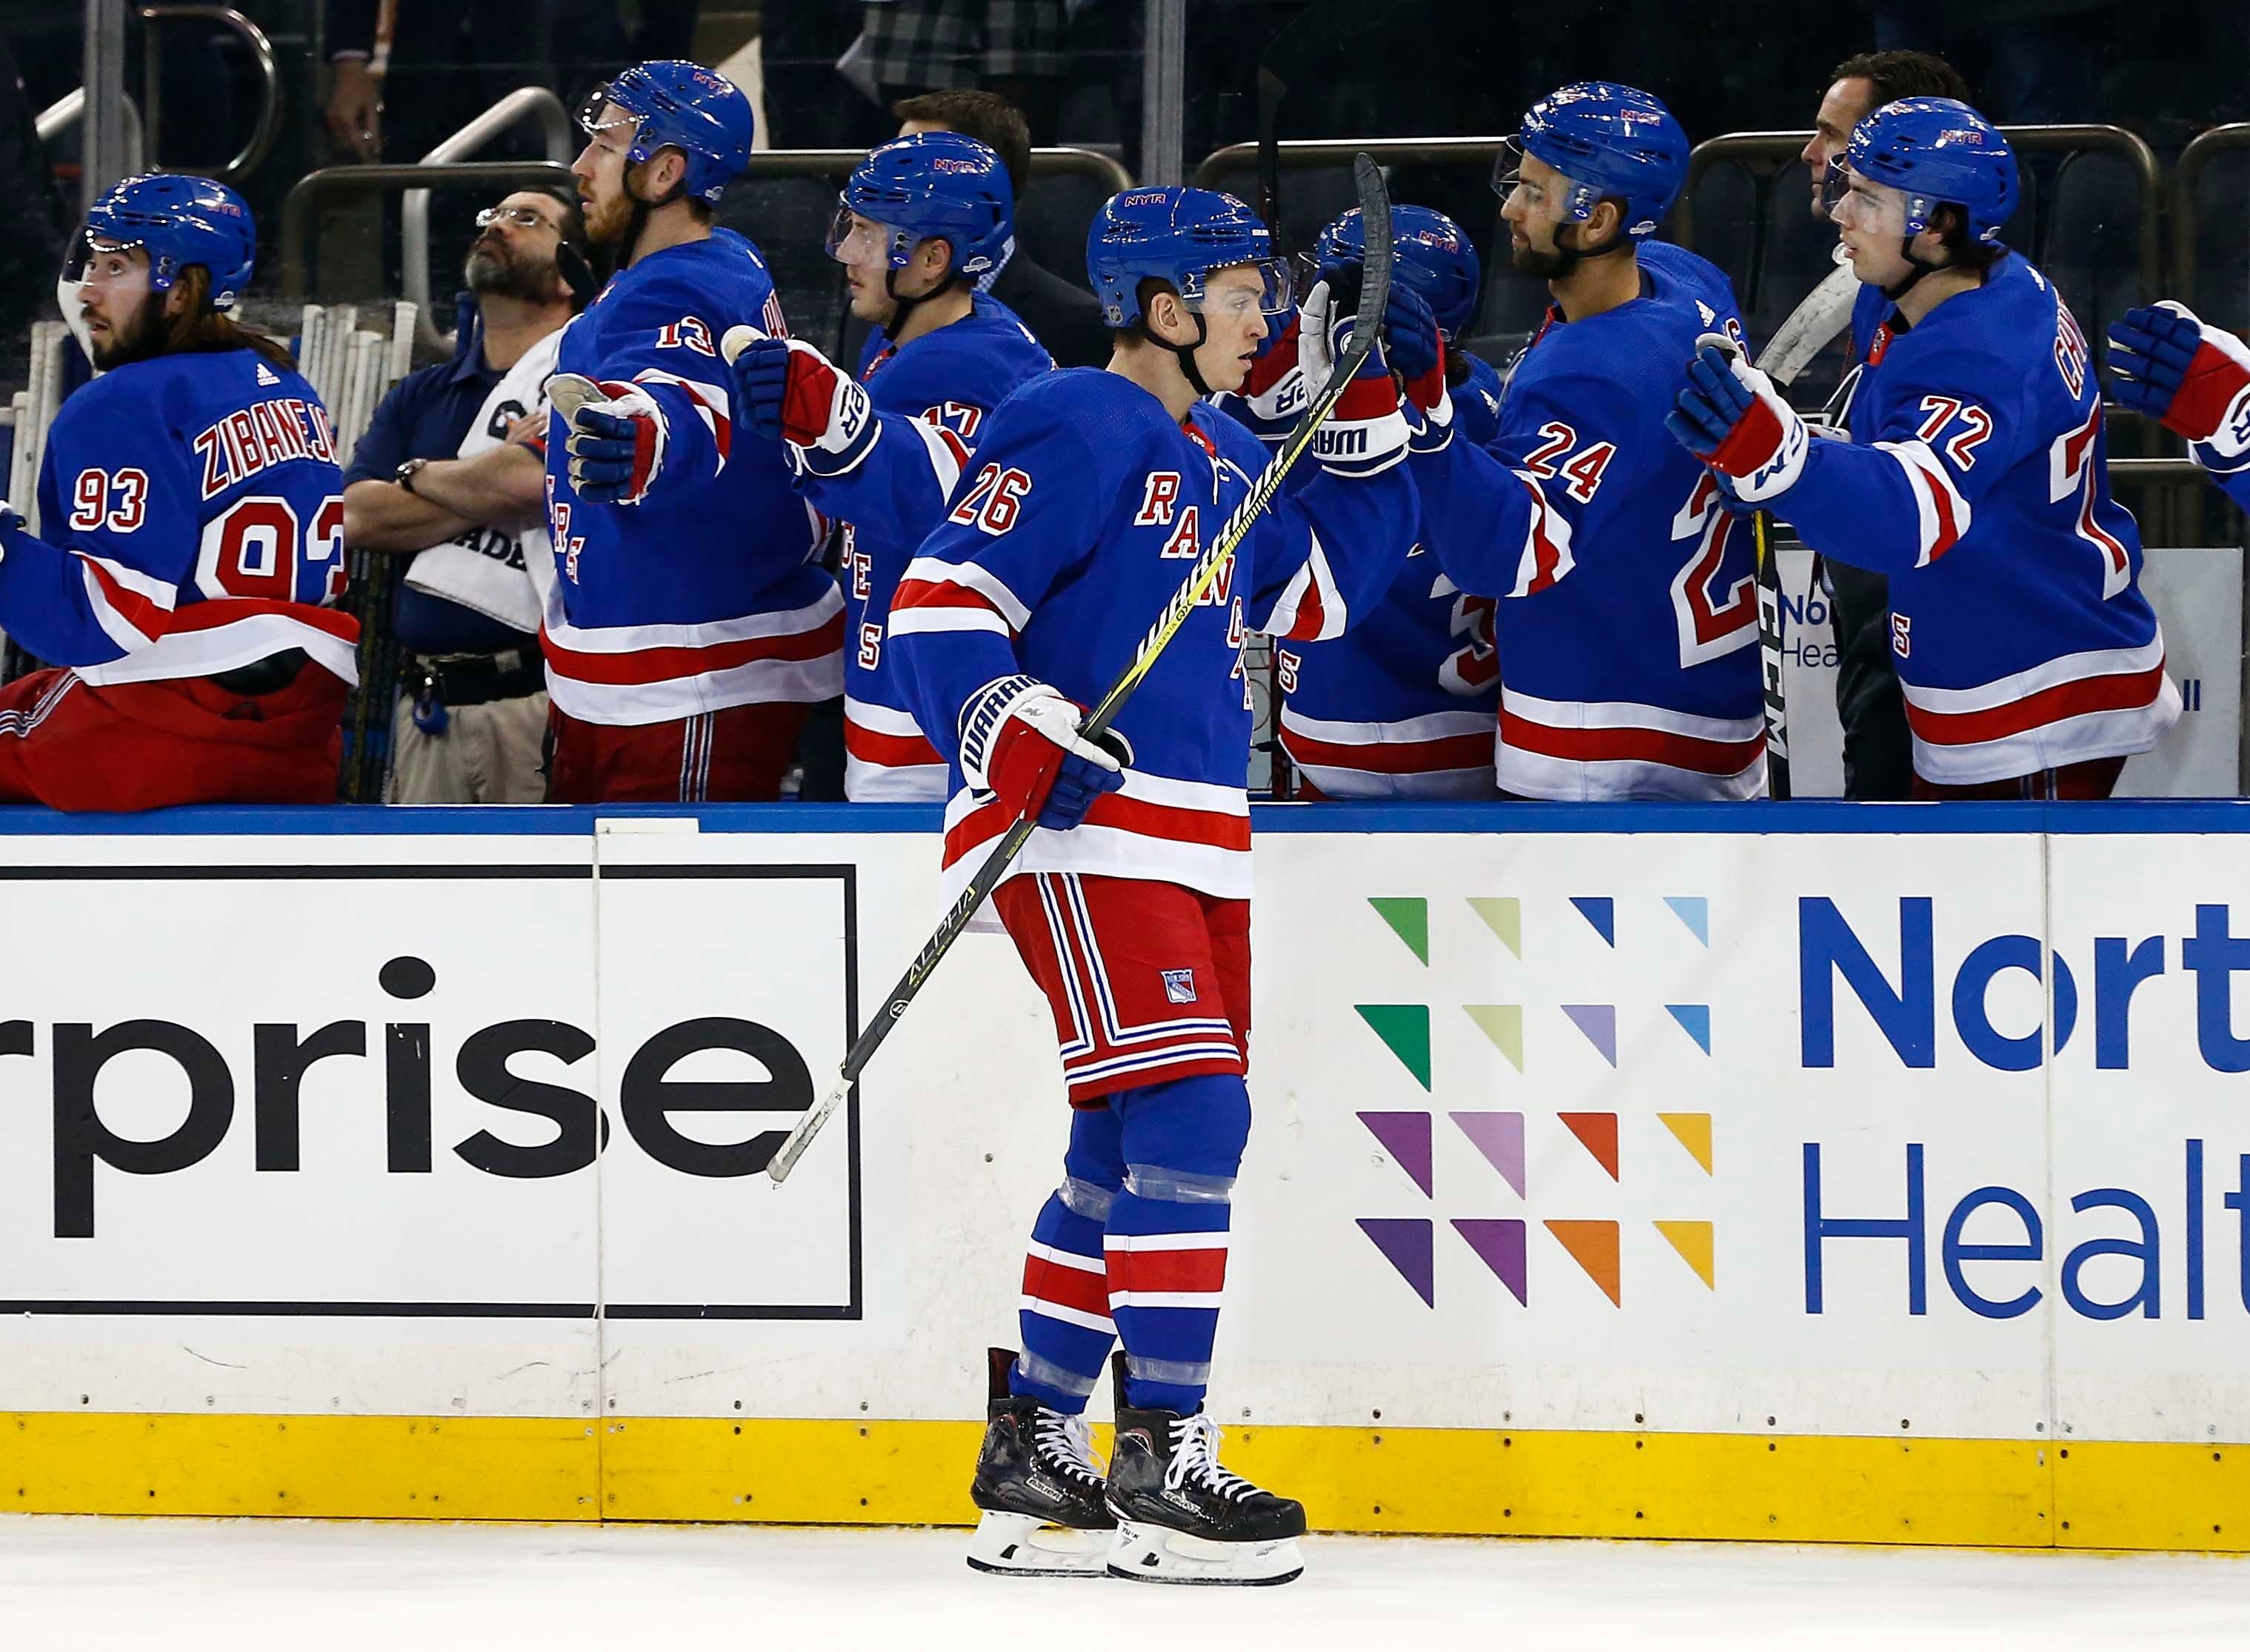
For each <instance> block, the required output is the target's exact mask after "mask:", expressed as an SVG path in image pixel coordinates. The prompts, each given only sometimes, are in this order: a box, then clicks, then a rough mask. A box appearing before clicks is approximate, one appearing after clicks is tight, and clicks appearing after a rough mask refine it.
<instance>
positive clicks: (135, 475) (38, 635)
mask: <svg viewBox="0 0 2250 1652" xmlns="http://www.w3.org/2000/svg"><path fill="white" fill-rule="evenodd" d="M39 519H40V527H41V530H42V533H43V536H44V537H42V538H38V539H34V538H32V537H31V536H30V535H29V534H27V533H24V532H22V531H21V530H20V529H18V530H17V531H14V532H11V533H10V534H8V535H7V536H6V540H5V543H4V547H0V630H4V631H5V632H7V633H8V634H9V635H10V636H11V637H13V638H15V639H16V640H17V641H18V642H19V643H21V644H22V645H23V646H24V647H25V648H27V649H29V650H30V651H31V653H34V654H36V655H38V657H39V658H40V659H41V660H45V661H46V662H47V663H48V664H50V665H57V666H69V667H73V668H75V669H76V671H77V673H78V674H79V676H80V677H82V678H84V679H85V680H86V681H88V682H93V683H115V682H151V681H165V680H169V679H173V678H181V677H205V676H210V675H211V674H213V673H215V672H222V671H230V670H232V669H234V668H235V667H238V666H246V665H249V664H251V663H252V661H254V660H263V659H265V658H266V656H267V655H269V654H276V653H283V652H285V651H286V650H289V649H293V648H294V649H302V650H303V651H304V653H306V654H307V656H308V657H309V658H310V659H311V660H313V661H314V663H316V664H318V665H319V666H320V667H321V668H322V669H324V670H326V671H328V672H329V673H331V674H333V675H335V676H336V677H338V678H341V679H342V681H345V682H348V683H350V682H356V681H358V680H359V674H358V671H357V668H356V666H355V656H354V651H355V646H356V645H357V642H358V640H359V626H358V624H357V623H356V622H355V620H354V619H352V618H351V616H349V614H344V613H340V612H336V611H335V610H334V609H333V608H330V607H328V606H327V605H328V604H330V603H333V602H334V601H335V599H336V598H337V597H338V596H340V595H342V591H343V588H344V575H345V569H344V543H343V541H344V506H343V489H342V476H341V474H340V473H339V472H338V471H337V468H336V457H335V431H334V430H333V429H332V428H331V427H330V425H329V423H328V410H327V409H326V408H324V407H322V406H321V400H320V397H318V396H316V395H314V393H313V387H312V386H311V385H310V384H307V383H306V382H305V381H304V379H303V378H301V377H299V376H298V375H297V374H296V373H294V372H291V371H287V370H281V369H277V368H274V367H273V366H271V365H269V364H268V363H266V361H265V360H264V358H262V357H261V356H259V355H258V354H257V352H256V351H254V350H248V349H238V350H224V351H215V352H210V353H203V352H196V353H190V354H180V355H166V356H155V357H153V358H151V359H149V360H146V361H139V362H130V363H126V364H125V365H123V366H121V367H118V368H116V369H114V370H112V371H110V372H108V373H105V374H104V375H102V377H100V378H97V379H95V380H93V382H92V383H91V384H86V385H85V386H84V387H82V388H81V389H80V390H79V391H78V392H77V393H76V394H75V395H73V396H72V397H70V399H69V400H67V401H66V402H65V403H64V404H62V407H61V409H60V411H58V412H57V413H56V415H55V420H54V424H53V425H52V427H51V428H50V429H49V431H48V434H47V451H46V458H45V463H44V465H43V466H42V467H41V470H40V474H39Z"/></svg>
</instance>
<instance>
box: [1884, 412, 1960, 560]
mask: <svg viewBox="0 0 2250 1652" xmlns="http://www.w3.org/2000/svg"><path fill="white" fill-rule="evenodd" d="M1874 448H1875V451H1876V452H1877V453H1888V454H1889V455H1890V456H1891V457H1892V458H1893V459H1895V460H1897V461H1898V464H1899V468H1900V469H1901V470H1903V471H1904V472H1905V473H1906V480H1907V486H1908V488H1909V489H1910V490H1911V491H1912V492H1913V494H1914V506H1915V531H1916V533H1917V535H1918V536H1919V537H1920V543H1921V554H1920V555H1919V556H1916V557H1915V567H1917V568H1927V567H1928V566H1929V564H1930V563H1934V562H1936V560H1937V559H1938V558H1939V557H1940V556H1943V555H1944V554H1945V553H1946V552H1947V551H1949V550H1951V549H1952V548H1953V546H1954V544H1955V543H1957V541H1958V540H1959V539H1960V537H1961V536H1962V535H1964V534H1965V533H1967V532H1968V531H1969V517H1970V511H1969V501H1967V500H1966V499H1964V498H1963V497H1962V494H1961V490H1960V488H1958V487H1956V486H1955V485H1954V482H1953V477H1952V475H1951V474H1950V473H1949V472H1948V471H1947V469H1946V467H1945V464H1944V461H1943V460H1941V459H1939V458H1938V456H1937V454H1936V452H1935V451H1934V450H1933V449H1932V448H1931V447H1930V446H1929V443H1928V442H1925V441H1906V442H1877V443H1875V444H1874Z"/></svg>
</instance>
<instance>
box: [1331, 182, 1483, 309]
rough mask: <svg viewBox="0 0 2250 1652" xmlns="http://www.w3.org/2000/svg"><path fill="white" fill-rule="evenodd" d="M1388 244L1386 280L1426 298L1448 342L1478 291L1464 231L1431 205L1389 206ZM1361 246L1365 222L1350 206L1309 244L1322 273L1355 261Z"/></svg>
mask: <svg viewBox="0 0 2250 1652" xmlns="http://www.w3.org/2000/svg"><path fill="white" fill-rule="evenodd" d="M1391 246H1392V248H1393V249H1394V250H1395V252H1396V254H1397V261H1396V262H1395V263H1393V264H1392V265H1391V275H1392V279H1393V280H1399V281H1403V282H1405V284H1406V285H1407V286H1408V287H1412V288H1413V289H1414V291H1416V292H1417V293H1418V294H1421V295H1422V297H1423V298H1424V299H1425V301H1427V302H1428V303H1429V306H1430V308H1431V310H1432V312H1433V313H1434V314H1435V315H1436V316H1437V318H1438V330H1439V332H1441V333H1443V334H1444V335H1446V341H1447V342H1452V341H1453V340H1454V339H1456V338H1459V337H1460V335H1461V331H1462V329H1463V328H1466V327H1467V326H1468V324H1469V322H1470V321H1471V320H1472V319H1474V316H1475V315H1476V311H1477V301H1478V300H1479V299H1480V298H1481V297H1483V296H1484V266H1482V265H1481V264H1480V263H1479V262H1478V260H1477V253H1476V248H1475V246H1474V245H1472V244H1471V242H1470V240H1469V238H1468V236H1467V234H1466V233H1465V232H1463V231H1462V229H1461V226H1460V225H1458V224H1456V223H1454V222H1453V219H1451V218H1447V217H1446V215H1445V214H1444V213H1443V212H1440V211H1438V210H1437V209H1436V208H1434V207H1427V206H1394V207H1392V208H1391ZM1366 251H1367V229H1366V225H1364V224H1363V222H1362V220H1361V218H1360V215H1359V209H1358V208H1357V207H1354V208H1352V209H1351V211H1349V212H1346V213H1345V214H1344V215H1343V216H1342V218H1337V219H1336V221H1335V222H1334V223H1332V224H1330V225H1329V226H1328V228H1326V229H1324V230H1322V232H1321V233H1320V238H1319V239H1318V240H1316V241H1315V242H1314V243H1313V260H1314V262H1315V264H1317V265H1318V266H1320V272H1321V274H1322V276H1323V277H1326V276H1329V275H1333V274H1334V273H1336V271H1337V270H1339V269H1342V268H1343V267H1344V266H1348V265H1356V264H1357V263H1358V262H1359V261H1360V259H1361V258H1362V257H1363V256H1364V254H1365V252H1366Z"/></svg>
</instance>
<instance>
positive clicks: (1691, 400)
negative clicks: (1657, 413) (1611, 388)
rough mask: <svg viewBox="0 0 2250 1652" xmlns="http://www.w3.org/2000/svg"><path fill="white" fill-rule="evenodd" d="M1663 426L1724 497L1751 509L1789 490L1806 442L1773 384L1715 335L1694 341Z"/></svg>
mask: <svg viewBox="0 0 2250 1652" xmlns="http://www.w3.org/2000/svg"><path fill="white" fill-rule="evenodd" d="M1664 427H1665V429H1667V430H1668V431H1670V432H1672V435H1673V438H1674V440H1676V441H1677V442H1679V444H1680V445H1681V446H1682V447H1684V448H1686V449H1687V451H1688V452H1689V453H1693V454H1694V455H1695V457H1696V458H1698V459H1700V460H1702V461H1703V462H1704V463H1705V464H1707V465H1708V466H1709V467H1711V468H1712V469H1713V470H1714V471H1715V472H1717V473H1718V476H1719V480H1720V483H1721V485H1722V486H1723V487H1725V488H1726V489H1727V491H1728V492H1729V493H1731V494H1734V495H1735V497H1736V498H1737V499H1744V500H1748V501H1750V503H1752V504H1754V505H1755V504H1763V502H1764V501H1767V500H1769V499H1771V498H1773V497H1774V496H1775V495H1776V494H1784V493H1787V492H1788V491H1789V490H1790V488H1791V487H1794V486H1796V483H1797V479H1798V477H1799V476H1801V475H1802V474H1804V473H1805V454H1806V453H1807V452H1808V451H1809V450H1810V446H1811V437H1810V435H1809V434H1808V432H1806V430H1805V421H1804V420H1803V419H1802V418H1798V415H1797V410H1796V409H1795V408H1793V407H1791V405H1790V404H1788V403H1787V402H1784V400H1782V399H1781V395H1780V392H1779V391H1776V390H1775V389H1774V387H1773V381H1772V380H1771V379H1770V378H1768V377H1766V376H1765V375H1764V374H1763V373H1761V372H1760V371H1758V370H1757V368H1755V367H1752V366H1751V365H1750V363H1749V362H1748V361H1747V360H1746V359H1744V357H1743V352H1742V347H1741V346H1740V345H1738V344H1736V342H1734V341H1733V340H1732V339H1730V338H1728V337H1726V336H1725V335H1722V334H1718V333H1706V334H1704V335H1702V337H1701V338H1699V339H1697V340H1696V341H1695V359H1694V361H1692V362H1690V363H1687V377H1686V380H1685V382H1684V383H1683V384H1681V387H1680V393H1679V395H1678V396H1677V397H1675V398H1674V402H1673V406H1672V411H1670V412H1669V413H1667V414H1666V415H1665V416H1664Z"/></svg>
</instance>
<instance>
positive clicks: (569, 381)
mask: <svg viewBox="0 0 2250 1652" xmlns="http://www.w3.org/2000/svg"><path fill="white" fill-rule="evenodd" d="M608 399H609V397H608V396H607V395H606V394H605V393H604V391H603V389H602V387H601V386H600V385H599V384H596V383H594V381H593V380H592V379H590V378H588V377H585V376H584V375H583V374H582V373H557V374H556V375H555V377H552V378H550V379H549V380H548V381H547V401H548V404H549V406H551V407H552V408H554V410H555V411H556V412H558V413H560V414H562V415H563V423H564V424H566V425H575V424H576V422H577V418H578V410H579V409H580V408H582V407H583V406H584V405H585V404H587V403H589V402H600V401H607V400H608Z"/></svg>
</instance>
